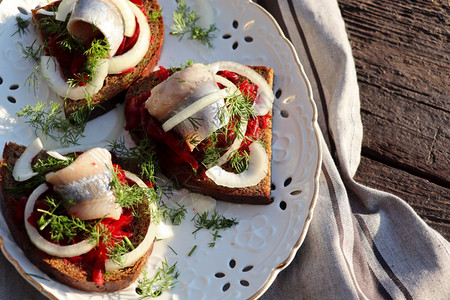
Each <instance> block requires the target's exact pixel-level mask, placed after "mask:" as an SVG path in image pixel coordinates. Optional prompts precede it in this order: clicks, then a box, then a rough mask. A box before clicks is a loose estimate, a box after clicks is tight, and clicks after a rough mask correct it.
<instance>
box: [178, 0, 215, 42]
mask: <svg viewBox="0 0 450 300" xmlns="http://www.w3.org/2000/svg"><path fill="white" fill-rule="evenodd" d="M199 19H200V16H199V15H198V13H197V11H195V10H193V9H191V8H190V7H189V6H187V4H186V2H185V1H184V0H180V1H178V4H177V9H176V11H175V12H174V13H173V21H174V24H173V25H172V30H173V31H171V32H170V34H172V35H176V36H178V37H179V38H180V40H181V39H182V38H183V37H184V36H185V35H187V36H188V38H189V39H191V40H198V41H199V42H200V43H202V44H203V45H205V46H208V47H209V48H214V46H213V44H212V43H211V40H212V39H214V38H215V35H214V34H213V33H214V32H215V31H216V30H217V27H216V24H211V25H210V26H209V28H202V27H200V26H199V25H198V20H199Z"/></svg>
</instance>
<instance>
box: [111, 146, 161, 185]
mask: <svg viewBox="0 0 450 300" xmlns="http://www.w3.org/2000/svg"><path fill="white" fill-rule="evenodd" d="M110 148H111V151H112V152H114V153H115V154H116V155H117V156H118V157H119V159H120V160H121V162H123V164H124V165H125V166H129V165H134V166H139V167H140V173H139V175H140V176H139V177H140V178H141V179H142V180H144V181H148V182H151V183H156V180H157V177H156V172H157V171H158V170H159V164H158V158H157V156H156V152H155V151H154V150H153V146H151V144H150V141H149V140H148V139H141V140H140V141H139V144H138V145H136V146H134V147H131V148H128V147H127V146H126V145H125V140H124V139H123V138H121V139H118V140H116V141H113V142H111V143H110Z"/></svg>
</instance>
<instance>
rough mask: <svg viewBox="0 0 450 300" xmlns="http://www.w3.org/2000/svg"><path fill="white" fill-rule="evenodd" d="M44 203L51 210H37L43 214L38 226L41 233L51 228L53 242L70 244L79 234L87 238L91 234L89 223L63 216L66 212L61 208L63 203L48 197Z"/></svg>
mask: <svg viewBox="0 0 450 300" xmlns="http://www.w3.org/2000/svg"><path fill="white" fill-rule="evenodd" d="M44 201H45V203H46V204H47V205H48V206H49V209H47V210H45V209H38V210H37V211H39V212H41V213H42V215H41V217H40V218H39V220H38V226H39V230H40V231H42V230H44V229H45V228H46V227H48V228H49V233H50V238H51V240H52V241H55V242H60V241H67V242H68V243H70V242H72V240H73V239H74V238H75V237H76V236H78V235H79V234H82V235H84V236H85V237H87V236H89V235H90V234H91V232H92V230H93V228H92V225H91V224H90V223H89V222H86V221H82V220H80V219H78V218H76V217H73V216H67V215H63V214H61V211H63V210H64V209H63V208H62V206H61V203H62V202H61V201H59V200H56V199H55V198H53V197H46V198H45V200H44Z"/></svg>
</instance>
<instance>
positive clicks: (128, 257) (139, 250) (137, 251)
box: [105, 171, 157, 272]
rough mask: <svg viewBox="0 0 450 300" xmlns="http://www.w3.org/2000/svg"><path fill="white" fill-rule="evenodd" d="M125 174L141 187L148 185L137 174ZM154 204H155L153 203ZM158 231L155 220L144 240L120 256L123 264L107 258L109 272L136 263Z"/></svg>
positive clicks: (106, 263) (106, 266)
mask: <svg viewBox="0 0 450 300" xmlns="http://www.w3.org/2000/svg"><path fill="white" fill-rule="evenodd" d="M124 172H125V176H126V177H127V178H128V179H129V180H132V181H133V182H134V183H136V184H137V185H138V186H140V187H144V188H145V187H147V185H146V184H145V183H144V181H142V179H140V178H139V177H138V176H136V175H135V174H133V173H131V172H128V171H124ZM152 206H154V204H152ZM156 232H157V225H155V224H153V222H150V226H149V227H148V229H147V233H146V234H145V237H144V240H143V241H142V242H141V243H140V244H139V245H138V246H137V247H136V248H134V249H133V250H132V251H130V252H128V253H126V254H123V255H122V256H121V258H120V260H119V261H120V262H122V263H121V264H118V263H117V262H116V261H115V260H111V259H107V260H106V261H105V270H106V271H107V272H112V271H116V270H119V269H122V268H125V267H129V266H131V265H133V264H134V263H136V262H137V261H138V260H139V259H140V258H141V257H142V256H143V255H144V254H145V253H146V252H147V251H148V249H150V247H151V246H152V244H153V242H154V240H155V237H156Z"/></svg>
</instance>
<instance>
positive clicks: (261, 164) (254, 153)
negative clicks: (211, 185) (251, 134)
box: [206, 143, 269, 188]
mask: <svg viewBox="0 0 450 300" xmlns="http://www.w3.org/2000/svg"><path fill="white" fill-rule="evenodd" d="M249 149H250V158H249V162H248V169H247V170H245V171H244V172H242V173H239V174H236V173H232V172H228V171H225V170H224V169H222V168H221V167H219V166H214V167H212V168H210V169H208V170H207V171H206V176H208V177H209V178H210V179H211V180H212V181H214V182H215V183H216V184H217V185H221V186H225V187H231V188H241V187H248V186H254V185H257V184H258V183H259V182H260V181H261V180H262V179H263V178H264V177H265V176H266V175H267V171H268V169H269V159H268V157H267V153H266V150H265V149H264V147H263V146H262V145H261V144H260V143H252V144H251V145H250V146H249Z"/></svg>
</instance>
